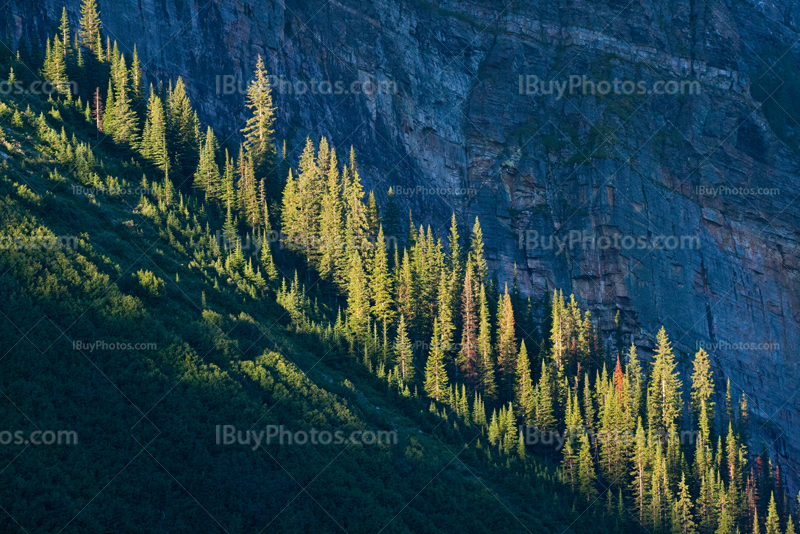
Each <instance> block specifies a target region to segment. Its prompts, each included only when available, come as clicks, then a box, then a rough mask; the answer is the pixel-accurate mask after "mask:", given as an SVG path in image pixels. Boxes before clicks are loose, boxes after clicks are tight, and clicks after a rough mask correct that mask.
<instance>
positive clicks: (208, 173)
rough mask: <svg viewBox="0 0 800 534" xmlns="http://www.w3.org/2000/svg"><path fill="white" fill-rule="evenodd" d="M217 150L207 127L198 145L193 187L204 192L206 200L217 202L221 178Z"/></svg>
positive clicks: (212, 132) (211, 132) (214, 140)
mask: <svg viewBox="0 0 800 534" xmlns="http://www.w3.org/2000/svg"><path fill="white" fill-rule="evenodd" d="M217 149H218V146H217V139H216V137H215V136H214V130H212V129H211V126H209V127H208V130H207V131H206V135H205V139H204V140H203V142H202V143H201V145H200V162H199V163H198V164H197V172H196V173H195V175H194V186H195V187H197V188H198V189H200V190H202V191H204V192H205V196H206V199H207V200H217V199H219V197H220V180H221V177H220V174H219V165H217Z"/></svg>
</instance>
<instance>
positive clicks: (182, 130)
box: [166, 77, 200, 182]
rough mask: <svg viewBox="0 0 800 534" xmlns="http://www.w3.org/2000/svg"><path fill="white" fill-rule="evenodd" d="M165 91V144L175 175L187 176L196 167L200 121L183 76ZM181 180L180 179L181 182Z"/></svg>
mask: <svg viewBox="0 0 800 534" xmlns="http://www.w3.org/2000/svg"><path fill="white" fill-rule="evenodd" d="M171 85H172V84H170V89H169V91H168V92H167V103H166V116H167V121H166V124H167V146H168V147H169V151H170V154H171V156H172V161H171V163H172V167H173V170H174V172H175V175H176V176H182V177H188V176H189V175H190V173H192V172H194V169H196V168H197V161H198V159H199V156H198V153H199V152H198V147H199V145H200V121H199V120H198V118H197V113H196V112H195V111H194V109H193V108H192V103H191V102H190V100H189V96H188V95H187V94H186V87H185V86H184V84H183V78H180V77H179V78H178V81H177V82H176V83H175V87H174V89H173V88H172V86H171ZM182 181H183V180H181V182H182Z"/></svg>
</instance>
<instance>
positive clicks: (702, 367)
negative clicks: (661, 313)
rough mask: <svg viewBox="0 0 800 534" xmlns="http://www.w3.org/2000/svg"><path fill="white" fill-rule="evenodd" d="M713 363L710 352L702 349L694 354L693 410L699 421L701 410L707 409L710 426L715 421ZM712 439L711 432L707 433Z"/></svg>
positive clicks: (706, 416) (707, 436) (706, 417)
mask: <svg viewBox="0 0 800 534" xmlns="http://www.w3.org/2000/svg"><path fill="white" fill-rule="evenodd" d="M712 375H713V373H712V372H711V364H710V362H709V361H708V353H707V352H706V351H705V350H703V349H700V350H699V351H698V352H697V354H695V356H694V373H693V374H692V393H691V404H692V412H693V413H694V415H695V417H696V418H697V421H699V420H700V410H701V409H704V410H705V411H706V414H705V419H706V421H707V422H708V424H709V426H710V425H711V424H712V423H713V421H714V401H713V400H712V398H713V396H714V380H713V378H712ZM706 438H708V439H710V438H711V435H710V433H709V434H707V435H706Z"/></svg>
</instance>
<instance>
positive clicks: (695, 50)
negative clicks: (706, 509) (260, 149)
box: [0, 0, 800, 480]
mask: <svg viewBox="0 0 800 534" xmlns="http://www.w3.org/2000/svg"><path fill="white" fill-rule="evenodd" d="M62 3H65V0H57V1H56V0H42V1H40V2H36V3H29V2H24V1H21V0H11V2H10V3H9V4H7V5H6V6H5V7H4V8H2V10H0V31H1V32H2V35H5V36H7V37H6V42H7V44H8V46H9V47H10V48H14V47H15V46H16V45H17V43H18V42H19V40H20V39H21V38H22V37H23V34H24V33H25V32H28V31H35V32H38V37H39V38H41V39H42V40H43V39H44V36H45V34H46V32H48V31H51V29H52V28H53V27H54V26H55V22H54V21H56V20H57V18H58V17H57V16H58V15H59V14H60V11H61V5H62ZM66 4H67V7H68V10H69V13H70V16H71V17H72V19H73V21H74V22H76V21H77V18H78V15H77V13H78V5H79V2H78V0H68V1H66ZM99 4H100V7H101V10H102V15H103V20H104V23H105V28H106V30H107V31H108V33H109V34H110V35H111V36H112V38H116V39H117V40H118V41H119V43H120V48H121V50H123V51H126V50H132V48H133V45H134V43H136V44H137V46H138V49H139V53H140V55H141V57H142V59H143V61H144V62H145V67H146V68H147V70H148V73H149V74H151V75H152V76H153V77H154V78H156V77H160V78H166V77H172V78H175V77H177V76H179V75H180V76H184V78H185V79H186V81H187V82H188V83H189V87H190V90H191V93H192V96H193V98H194V101H195V102H196V103H197V105H198V106H199V109H200V111H201V117H202V119H203V120H204V121H206V122H208V123H210V124H212V125H214V126H215V128H216V129H217V130H218V131H221V132H223V133H224V136H232V137H230V140H231V141H232V142H235V141H236V139H237V138H236V132H237V131H238V129H239V128H240V127H241V125H242V124H243V121H244V118H245V113H244V105H243V104H244V103H243V96H242V95H241V94H240V93H238V92H234V94H218V93H220V92H224V82H225V78H224V77H225V76H235V77H236V78H238V79H241V80H245V81H246V80H247V79H248V77H249V75H250V72H251V71H252V69H253V67H254V65H255V59H256V55H257V54H261V55H263V56H264V57H265V58H266V61H267V65H268V69H269V70H270V71H271V72H272V73H274V74H276V75H278V76H281V77H282V78H283V79H285V80H286V81H287V82H289V83H292V84H294V85H293V88H292V90H291V91H289V90H287V89H286V85H284V90H283V91H279V94H278V96H277V105H278V107H279V110H280V117H281V118H280V119H279V121H278V125H277V128H278V134H279V136H280V137H285V138H286V139H287V140H288V143H287V144H288V147H289V149H290V150H292V151H293V154H295V156H296V155H297V154H299V152H300V149H301V147H302V142H303V141H304V139H305V137H306V136H307V135H311V136H312V137H315V138H316V137H318V136H319V135H327V136H329V138H331V139H333V140H334V141H335V142H336V143H339V144H340V150H345V149H346V148H347V147H348V145H350V144H352V145H354V146H355V148H356V150H357V151H358V152H359V154H360V158H361V161H362V168H363V171H362V174H363V175H364V179H365V182H366V183H367V184H368V185H369V186H371V187H374V188H375V190H376V192H379V193H380V194H379V196H380V195H383V194H385V191H386V189H387V188H388V186H390V185H392V186H395V187H398V186H400V187H401V188H402V189H401V192H402V193H404V194H403V195H401V196H400V199H401V202H402V204H403V205H404V206H405V207H409V208H411V209H412V210H413V211H414V212H415V220H416V221H417V222H419V221H424V222H427V221H428V220H430V221H431V222H434V221H437V222H438V221H443V220H446V219H447V218H448V217H449V214H450V212H451V211H455V212H456V213H457V215H458V216H459V218H460V220H461V221H462V223H463V225H464V232H462V234H463V233H466V230H467V228H468V227H469V226H471V224H470V223H469V222H470V221H471V220H474V217H475V216H476V215H478V216H480V218H481V223H482V225H483V228H484V234H485V235H486V236H487V242H488V249H487V253H488V255H489V258H490V260H492V262H493V263H494V266H495V267H497V268H500V269H501V270H502V271H503V272H505V273H506V275H508V277H510V273H511V271H512V269H513V264H514V263H515V262H516V263H517V264H518V266H519V268H520V273H521V279H522V284H523V288H524V289H525V290H526V291H527V292H530V293H531V294H532V295H537V296H538V295H540V294H541V292H542V291H544V290H545V289H546V288H553V287H559V288H563V289H564V290H565V292H567V291H573V292H575V294H576V295H577V296H578V297H579V300H580V301H581V302H582V303H583V304H585V305H586V306H588V307H589V308H591V309H594V310H597V311H598V315H599V318H600V320H601V324H602V325H603V326H604V327H605V328H606V329H607V330H610V329H611V328H612V326H613V316H614V314H615V313H616V311H617V310H621V312H622V315H621V317H622V319H623V324H624V331H625V332H626V333H627V334H628V335H630V336H631V337H632V338H633V339H635V341H636V343H637V344H640V345H644V346H649V345H650V344H651V343H652V338H653V337H654V332H653V330H654V328H655V327H656V325H658V324H661V323H664V324H665V325H667V329H668V331H669V334H670V336H671V338H672V339H673V340H674V341H675V346H676V347H677V348H678V349H679V350H680V351H681V352H682V353H685V354H688V353H694V352H695V351H696V350H697V348H698V346H700V344H703V346H706V347H707V350H708V351H709V352H710V353H711V354H712V355H713V357H714V362H715V364H716V368H715V375H716V377H717V378H718V379H719V381H720V382H719V389H724V385H723V384H724V380H725V379H727V378H730V380H731V383H732V385H733V389H734V394H735V395H738V394H739V392H740V391H741V390H744V391H745V392H746V393H747V394H748V396H749V397H750V399H751V401H750V409H751V412H752V413H753V414H754V416H755V417H754V420H755V423H754V428H753V431H754V432H756V434H757V435H760V436H762V437H764V438H765V439H766V440H767V441H768V442H769V443H771V446H772V447H773V448H774V450H775V452H776V453H778V454H780V455H781V456H782V457H783V458H784V460H785V461H786V462H787V463H788V466H789V467H790V469H787V472H788V474H789V475H791V476H794V477H795V480H798V479H800V475H798V472H800V462H798V460H800V447H798V445H797V444H798V443H800V415H798V412H799V411H800V410H799V408H800V399H798V397H796V396H795V395H796V393H797V391H798V386H799V385H800V371H799V370H798V360H797V357H796V354H795V348H796V347H797V345H798V341H800V339H799V338H800V328H798V322H800V302H799V301H798V288H800V283H799V280H798V276H799V275H800V272H798V271H799V270H800V260H799V259H798V250H797V246H798V240H799V239H800V220H799V217H798V214H799V213H800V210H799V209H798V205H797V204H795V203H794V201H795V200H796V199H797V197H798V195H800V186H798V181H797V178H796V176H797V174H798V164H800V156H798V153H799V152H798V143H797V140H796V139H795V137H794V132H795V129H797V128H798V123H797V122H796V120H797V119H798V117H799V116H800V115H798V114H797V113H796V112H795V111H794V108H793V106H792V102H793V101H796V98H797V97H798V94H800V91H798V83H797V80H798V78H797V72H798V67H797V65H798V60H797V50H796V48H793V45H794V43H796V42H797V40H798V39H799V38H800V36H798V32H797V28H798V25H800V6H798V4H797V3H796V2H792V1H790V0H776V1H772V2H751V1H750V0H732V1H730V2H723V1H718V0H709V1H706V0H691V1H689V2H677V1H674V0H668V1H665V2H652V1H650V0H640V1H636V2H631V3H627V2H623V1H619V0H608V1H603V2H595V1H592V2H588V1H585V0H574V1H569V0H568V1H561V2H542V1H529V2H520V1H517V2H510V3H508V4H505V5H500V4H499V3H497V2H489V1H488V0H483V1H479V2H470V3H465V2H455V1H441V2H437V3H430V2H426V1H424V0H375V1H373V2H366V1H358V0H341V1H339V0H330V1H326V2H323V1H321V0H311V1H305V0H304V1H297V0H286V2H285V3H281V2H275V1H256V0H251V1H249V2H248V1H244V2H243V1H229V2H218V1H213V0H210V1H208V2H206V1H205V0H200V1H197V2H187V1H185V0H160V1H158V2H156V1H154V0H139V2H126V3H119V2H110V1H108V0H100V2H99ZM74 22H73V23H74ZM33 37H34V36H33V35H32V34H28V35H26V36H25V38H26V39H28V40H30V39H32V38H33ZM573 75H576V76H584V75H585V76H586V77H587V78H586V79H587V80H588V81H591V82H594V83H599V82H601V81H604V80H606V81H609V82H613V80H615V79H618V80H620V81H625V80H629V81H632V82H634V83H635V84H637V83H639V82H642V83H643V84H644V87H646V88H654V87H655V86H654V84H655V83H656V82H659V81H660V82H662V83H663V82H669V81H677V82H681V81H698V82H699V88H700V91H699V94H697V91H695V94H680V95H679V94H652V93H648V94H631V95H625V94H613V93H614V92H613V91H612V92H611V93H610V94H606V95H600V94H598V93H596V94H594V95H591V94H584V93H583V91H582V90H578V91H577V92H576V93H574V94H571V95H564V96H561V97H560V96H559V94H558V92H557V90H556V91H555V92H554V93H553V94H546V93H548V92H550V91H546V90H545V91H539V89H540V88H539V87H534V86H530V87H526V83H525V82H526V81H527V80H528V79H527V78H523V80H522V85H520V84H521V82H520V76H536V77H538V79H539V80H555V81H557V82H559V83H564V82H568V81H569V80H570V77H571V76H573ZM530 79H531V80H533V78H530ZM322 81H328V82H331V83H332V84H335V82H341V83H342V86H343V87H345V88H346V89H347V88H350V87H351V84H352V82H354V81H359V82H361V83H362V84H363V83H364V82H370V83H372V84H373V85H374V86H375V87H377V88H378V89H379V90H378V91H377V93H379V94H370V95H364V94H359V95H355V94H322V93H326V92H327V91H326V89H327V86H325V87H323V86H319V85H318V86H317V87H316V88H315V89H314V90H312V88H311V84H312V82H315V83H316V84H319V83H320V82H322ZM297 82H303V83H305V84H307V85H306V88H307V91H306V92H305V93H304V94H302V95H301V94H297V93H298V91H297V87H300V88H301V89H302V84H300V85H298V84H297ZM381 84H384V85H381ZM587 87H588V86H587ZM637 87H638V86H637ZM662 87H669V86H662ZM521 88H522V91H521ZM529 88H530V89H531V90H530V91H528V90H527V89H529ZM320 89H322V91H320ZM395 89H396V90H395ZM545 89H547V87H545ZM648 90H649V89H648ZM87 92H88V91H87ZM333 92H334V93H335V92H337V91H335V90H334V91H333ZM315 93H316V94H315ZM521 93H525V94H521ZM540 93H542V94H540ZM770 95H772V96H770ZM718 187H725V188H728V189H727V190H725V191H723V192H722V193H720V194H717V195H709V194H705V191H704V189H703V188H718ZM736 188H748V189H750V190H751V191H749V192H748V193H747V194H742V193H741V191H735V189H736ZM759 189H761V190H759ZM764 190H770V191H766V192H765V191H764ZM412 191H413V194H412ZM765 193H769V194H765ZM423 208H424V209H423ZM550 236H556V238H557V239H558V240H562V241H557V242H561V243H562V246H561V247H559V246H558V244H555V243H554V245H553V246H552V247H550V246H548V245H549V243H550V239H551V238H550ZM577 236H581V237H580V239H577ZM584 236H585V237H586V240H584V239H583V238H584ZM601 236H607V237H608V238H609V239H610V246H609V242H604V241H596V246H592V245H591V238H595V239H598V238H599V237H601ZM614 236H619V237H617V238H616V243H615V239H614ZM669 236H672V238H673V239H674V240H673V239H666V240H663V243H664V246H662V247H660V248H651V247H647V248H644V249H642V248H640V246H639V245H638V243H640V242H641V241H639V240H640V239H644V240H646V242H648V243H650V242H653V240H655V241H658V240H659V239H660V238H662V237H669ZM623 237H625V238H627V239H622V238H623ZM542 238H544V242H543V241H542ZM570 238H572V239H573V242H572V243H571V244H570V241H569V240H570ZM692 238H698V239H699V246H697V245H695V244H694V242H693V241H692ZM564 239H567V241H566V244H565V245H564V244H563V243H564V242H563V240H564ZM632 240H633V241H632ZM557 242H556V243H557ZM631 243H636V244H635V245H632V244H631ZM681 243H683V244H681ZM501 280H502V277H501ZM709 347H711V348H709ZM682 372H683V373H688V372H690V370H689V369H687V368H686V367H685V366H683V367H682Z"/></svg>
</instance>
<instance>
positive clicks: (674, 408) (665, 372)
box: [648, 326, 683, 433]
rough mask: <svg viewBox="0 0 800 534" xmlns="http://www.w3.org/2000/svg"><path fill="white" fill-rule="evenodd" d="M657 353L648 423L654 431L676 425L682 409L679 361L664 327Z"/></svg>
mask: <svg viewBox="0 0 800 534" xmlns="http://www.w3.org/2000/svg"><path fill="white" fill-rule="evenodd" d="M656 342H657V347H656V353H655V360H654V362H653V369H652V371H651V374H650V383H649V389H648V398H649V406H648V423H649V425H650V430H651V431H652V432H653V433H656V432H659V431H664V432H667V431H669V430H670V429H671V428H672V427H674V426H676V422H677V420H678V418H679V417H680V414H681V411H682V404H683V403H682V402H681V397H680V380H679V378H678V373H677V372H676V371H675V367H676V366H677V363H676V362H675V356H674V355H673V353H672V348H671V347H670V343H669V339H667V334H666V331H665V330H664V327H663V326H662V327H661V330H659V332H658V335H657V336H656Z"/></svg>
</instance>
